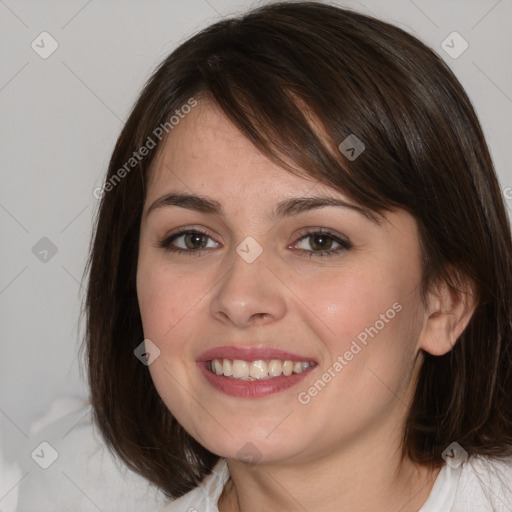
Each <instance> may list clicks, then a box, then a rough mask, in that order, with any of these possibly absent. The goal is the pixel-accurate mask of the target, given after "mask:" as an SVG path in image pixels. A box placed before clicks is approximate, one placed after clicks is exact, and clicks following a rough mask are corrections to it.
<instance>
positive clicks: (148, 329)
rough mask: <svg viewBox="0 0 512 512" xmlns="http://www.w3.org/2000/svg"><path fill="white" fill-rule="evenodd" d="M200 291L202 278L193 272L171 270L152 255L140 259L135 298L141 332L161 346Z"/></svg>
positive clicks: (178, 324)
mask: <svg viewBox="0 0 512 512" xmlns="http://www.w3.org/2000/svg"><path fill="white" fill-rule="evenodd" d="M204 293H205V290H204V280H203V282H202V284H201V282H200V279H198V278H197V275H192V274H186V273H176V272H172V271H171V269H170V268H169V265H168V264H167V265H166V264H165V263H162V262H161V261H159V260H158V259H156V258H153V259H152V260H150V259H149V258H148V259H144V258H142V259H140V260H139V267H138V271H137V297H138V302H139V309H140V314H141V318H142V325H143V328H144V335H145V336H146V337H147V338H150V339H153V338H154V340H155V341H156V342H157V343H158V341H159V342H160V344H162V345H163V346H164V347H165V346H166V345H167V344H168V343H169V341H170V340H171V339H173V338H176V337H175V336H173V335H174V334H175V332H176V329H177V328H178V326H179V327H180V328H182V327H183V326H185V325H186V324H187V322H186V321H185V322H183V321H182V320H184V319H185V317H187V316H190V315H193V314H194V308H195V307H196V305H197V303H198V302H199V298H200V297H201V296H202V295H204Z"/></svg>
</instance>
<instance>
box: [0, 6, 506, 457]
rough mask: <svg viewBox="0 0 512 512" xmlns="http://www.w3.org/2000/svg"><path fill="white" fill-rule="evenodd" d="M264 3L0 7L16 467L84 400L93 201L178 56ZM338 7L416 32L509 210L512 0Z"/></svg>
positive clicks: (3, 298) (6, 423)
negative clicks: (456, 95) (58, 406)
mask: <svg viewBox="0 0 512 512" xmlns="http://www.w3.org/2000/svg"><path fill="white" fill-rule="evenodd" d="M262 3H265V2H258V1H245V2H244V1H235V0H186V1H175V0H166V1H163V0H152V1H147V2H143V1H134V0H130V1H120V0H117V1H113V0H111V1H100V0H91V1H85V0H73V1H66V2H58V1H36V0H32V1H29V0H26V1H19V0H18V1H16V0H5V1H4V0H0V38H1V44H0V48H1V50H0V51H1V60H0V62H1V68H0V130H1V134H0V140H1V148H2V158H1V166H2V167H1V175H0V176H1V186H0V226H1V232H2V246H1V270H0V314H1V318H0V322H1V324H0V325H1V326H2V331H1V335H2V340H1V349H2V351H1V357H0V439H1V445H0V449H1V450H2V452H0V453H3V457H4V458H5V459H6V460H8V461H10V460H12V459H13V458H14V457H15V454H16V452H17V450H19V447H20V446H21V445H22V443H24V442H26V440H27V439H29V438H30V436H29V427H30V425H31V423H32V422H33V421H34V420H35V419H36V418H38V417H40V416H41V415H43V414H44V412H45V411H46V410H47V408H48V406H49V404H50V403H51V402H52V401H53V400H54V399H55V398H57V397H63V396H76V397H87V389H86V386H85V384H84V380H83V379H82V377H81V375H80V372H79V360H78V345H79V342H80V339H79V334H80V332H81V331H79V325H78V317H79V311H80V306H81V300H82V295H83V291H84V290H82V289H81V287H80V282H81V278H82V273H83V269H84V265H85V261H86V257H87V252H88V246H89V239H90V236H91V229H92V218H93V214H94V212H95V211H96V208H97V206H98V201H97V200H96V198H95V197H94V196H93V190H94V189H95V188H96V187H99V186H101V184H102V182H103V180H104V173H105V171H106V167H107V163H108V160H109V157H110V153H111V151H112V149H113V146H114V143H115V140H116V138H117V135H118V134H119V131H120V129H121V127H122V125H123V121H124V120H125V119H126V118H127V115H128V113H129V111H130V108H131V106H132V105H133V102H134V101H135V98H136V96H137V94H138V92H139V91H140V89H141V88H142V86H143V84H144V82H145V80H146V79H147V77H148V76H149V74H150V72H151V71H152V70H153V69H154V68H155V66H156V65H157V64H158V63H159V62H160V61H161V60H162V59H163V58H164V57H165V56H166V55H167V54H168V53H169V52H170V51H172V49H173V48H174V47H175V46H176V45H177V43H179V42H180V41H182V40H183V39H185V38H186V37H187V36H189V35H191V34H192V33H193V32H195V31H197V30H199V29H201V28H202V27H204V26H206V25H208V24H210V23H212V22H214V21H215V20H217V19H218V18H220V17H223V16H225V15H228V14H232V13H235V12H239V11H244V10H246V9H247V8H249V7H251V6H257V5H261V4H262ZM332 3H336V2H332ZM337 3H338V4H339V5H340V6H348V7H351V8H354V9H356V10H359V11H361V12H364V13H369V14H372V15H374V16H376V17H378V18H381V19H384V20H387V21H390V22H392V23H394V24H396V25H398V26H400V27H402V28H404V29H406V30H407V31H409V32H411V33H413V34H414V35H416V36H417V37H419V38H420V39H421V40H423V41H424V42H426V43H427V44H429V45H430V46H432V47H433V48H434V49H435V50H436V51H437V52H438V53H439V54H440V55H441V56H442V57H443V58H444V59H445V60H446V61H447V62H448V63H449V65H450V66H451V68H452V69H453V70H454V72H455V74H456V75H457V76H458V78H459V79H460V81H461V82H462V84H463V86H464V87H465V88H466V91H467V92H468V94H469V96H470V98H471V99H472V101H473V103H474V105H475V107H476V110H477V113H478V115H479V117H480V120H481V122H482V125H483V128H484V132H485V134H486V136H487V140H488V143H489V145H490V148H491V151H492V155H493V158H494V161H495V165H496V169H497V171H498V175H499V177H500V180H501V183H502V189H503V192H504V194H505V196H506V197H507V198H508V206H509V207H510V206H512V188H511V187H512V171H511V168H510V162H511V158H510V156H509V150H510V142H511V137H510V136H511V126H512V123H511V122H510V117H511V114H512V99H511V98H512V65H511V62H512V59H511V55H512V52H511V50H512V31H511V30H510V25H511V21H512V0H501V1H496V0H478V1H477V0H472V1H469V0H466V1H462V0H459V1H454V0H452V1H450V0H448V1H446V0H435V1H426V0H414V1H413V0H393V1H386V2H383V1H377V0H365V1H363V2H355V1H343V2H341V1H340V2H337ZM43 31H47V32H49V33H50V34H51V36H52V37H53V38H54V39H55V40H56V41H57V43H58V45H59V46H58V48H57V50H56V51H55V52H54V53H53V54H52V55H51V56H49V57H48V58H47V59H43V58H41V57H40V56H39V54H38V53H36V52H35V51H34V50H33V49H32V47H31V44H32V42H33V41H34V40H35V41H36V43H37V42H38V41H40V38H39V37H38V36H39V34H41V32H43ZM453 31H457V32H458V33H459V34H460V35H461V36H462V37H463V38H464V39H465V40H466V41H467V42H468V43H469V47H468V49H467V50H466V51H465V52H464V53H462V55H460V56H459V57H457V58H453V57H450V56H449V55H448V54H447V53H446V52H445V51H444V50H443V48H442V47H441V43H442V41H443V40H445V39H446V37H447V36H448V35H449V34H451V33H452V32H453ZM39 44H40V45H41V44H42V43H39ZM456 44H459V43H458V42H457V43H456ZM45 47H46V48H48V41H46V45H45ZM43 237H46V238H48V239H49V240H51V242H52V244H54V246H55V247H56V249H57V252H56V253H55V254H54V255H52V253H51V252H50V253H49V254H48V256H47V257H46V260H47V261H41V259H40V258H42V257H43V255H42V253H41V254H40V255H39V257H37V255H36V254H34V252H33V247H34V246H35V245H36V244H37V243H38V242H39V241H40V239H41V238H43ZM39 243H40V244H43V245H44V244H45V243H47V242H39ZM36 247H38V246H36ZM36 252H37V251H36Z"/></svg>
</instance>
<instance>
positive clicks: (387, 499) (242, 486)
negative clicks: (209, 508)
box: [219, 429, 440, 512]
mask: <svg viewBox="0 0 512 512" xmlns="http://www.w3.org/2000/svg"><path fill="white" fill-rule="evenodd" d="M394 431H395V434H393V432H387V436H386V435H383V436H382V437H381V436H378V438H377V439H375V437H373V439H374V440H373V442H372V443H370V440H369V439H360V440H358V441H356V442H351V443H349V446H347V447H345V448H344V449H341V450H339V451H338V452H334V451H332V450H331V451H329V453H324V454H317V456H316V457H309V458H303V459H302V460H300V461H297V460H294V461H290V462H288V463H283V462H282V461H280V462H279V463H266V464H264V463H259V464H256V465H248V464H245V463H243V462H240V461H236V460H229V461H228V467H229V471H230V476H231V477H230V479H229V480H228V482H227V483H226V486H225V487H224V491H223V493H222V495H221V497H220V499H219V511H220V512H242V511H243V512H256V511H258V512H259V511H260V510H268V511H276V512H277V511H279V512H292V511H293V512H299V511H300V512H304V510H318V509H319V508H320V509H321V510H322V511H323V512H340V511H341V512H343V511H347V512H348V511H354V510H358V511H360V512H370V511H375V510H379V511H380V512H396V511H397V510H400V512H418V511H419V510H420V508H421V507H422V505H423V504H424V503H425V501H426V500H427V498H428V495H429V494H430V491H431V490H432V487H433V485H434V482H435V479H436V478H437V475H438V474H439V471H440V469H439V468H437V469H430V468H427V467H425V466H420V465H418V464H415V463H413V462H412V461H410V460H403V459H402V457H401V453H400V450H398V449H397V448H396V444H394V443H392V442H391V443H390V442H389V441H390V439H393V436H394V437H395V440H396V441H399V439H396V432H397V431H400V430H399V429H394ZM383 434H385V433H383ZM374 436H375V433H374ZM390 436H391V437H390ZM383 439H387V442H384V441H383ZM398 446H399V442H398ZM319 503H321V506H319Z"/></svg>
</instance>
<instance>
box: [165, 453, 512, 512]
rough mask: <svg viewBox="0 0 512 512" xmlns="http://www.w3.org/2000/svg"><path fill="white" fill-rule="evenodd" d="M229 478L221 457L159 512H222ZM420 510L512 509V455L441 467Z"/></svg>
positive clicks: (485, 511)
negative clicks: (194, 484) (198, 482)
mask: <svg viewBox="0 0 512 512" xmlns="http://www.w3.org/2000/svg"><path fill="white" fill-rule="evenodd" d="M228 478H229V470H228V466H227V464H226V461H225V459H220V460H219V462H218V463H217V464H216V465H215V467H214V468H213V471H212V473H211V474H210V475H208V476H207V477H206V478H205V479H204V480H203V482H202V483H201V485H199V486H198V487H196V488H195V489H193V490H192V491H190V492H188V493H187V494H185V495H184V496H182V497H181V498H178V499H177V500H174V501H171V502H170V503H169V504H167V505H166V506H165V507H164V508H162V509H160V511H159V512H219V509H218V507H217V502H218V500H219V497H220V495H221V493H222V490H223V488H224V484H225V483H226V481H227V480H228ZM418 512H512V457H509V458H503V459H491V458H487V457H483V456H474V457H470V458H469V459H468V460H466V461H465V462H463V463H462V464H461V465H459V466H458V467H456V468H452V467H451V466H449V465H448V464H446V463H445V465H444V466H443V467H442V468H441V471H440V472H439V475H438V476H437V479H436V481H435V483H434V486H433V487H432V490H431V492H430V495H429V497H428V499H427V501H426V502H425V503H424V504H423V506H422V507H421V509H420V510H419V511H418Z"/></svg>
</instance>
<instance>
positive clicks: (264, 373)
mask: <svg viewBox="0 0 512 512" xmlns="http://www.w3.org/2000/svg"><path fill="white" fill-rule="evenodd" d="M249 375H250V376H251V377H252V378H253V379H262V378H263V377H268V369H267V363H265V361H262V360H259V361H253V362H252V363H251V365H250V366H249Z"/></svg>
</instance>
